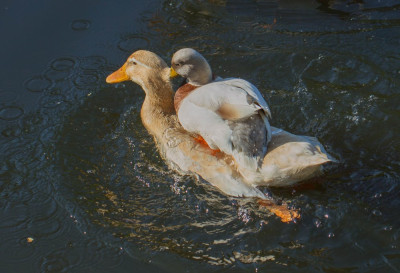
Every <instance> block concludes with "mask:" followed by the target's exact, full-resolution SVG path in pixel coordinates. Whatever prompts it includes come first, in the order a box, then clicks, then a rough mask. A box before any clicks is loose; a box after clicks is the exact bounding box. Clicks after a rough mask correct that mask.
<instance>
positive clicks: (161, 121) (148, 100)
mask: <svg viewBox="0 0 400 273" xmlns="http://www.w3.org/2000/svg"><path fill="white" fill-rule="evenodd" d="M169 73H170V70H169V68H168V66H167V65H166V63H165V62H164V61H163V60H162V59H161V58H160V57H158V56H157V55H156V54H154V53H152V52H149V51H144V50H140V51H136V52H135V53H133V54H132V55H131V56H130V57H129V58H128V60H127V62H126V63H125V64H124V65H123V66H122V67H121V68H120V69H119V70H117V71H116V72H114V73H112V74H111V75H110V76H108V77H107V82H108V83H115V82H120V81H124V80H128V79H130V80H132V81H134V82H136V83H138V84H139V85H140V86H141V87H142V88H143V90H144V91H145V93H146V97H145V100H144V102H143V105H142V109H141V118H142V122H143V124H144V126H145V127H146V129H147V130H148V131H149V132H150V133H151V134H152V135H153V136H154V139H155V141H156V143H157V146H158V148H159V150H160V153H161V155H162V156H163V157H164V158H165V160H166V162H167V163H168V164H169V165H170V166H171V167H173V168H174V169H176V170H178V171H180V172H182V173H194V174H198V175H200V176H201V177H202V178H204V179H205V180H207V181H208V182H209V183H210V184H212V185H213V186H215V187H217V188H218V189H220V190H221V191H222V192H224V193H225V194H228V195H232V196H238V197H257V198H260V199H264V200H267V199H268V198H267V197H266V196H265V195H264V194H263V193H262V192H261V191H260V190H259V189H257V186H287V185H292V184H294V183H296V182H298V181H301V180H304V179H308V178H310V177H313V176H315V175H316V174H317V173H319V171H320V168H321V165H322V164H324V163H327V162H329V161H332V160H331V159H330V157H329V155H327V154H326V153H325V152H324V150H323V148H322V146H321V144H320V143H319V142H318V141H317V140H316V139H314V138H310V137H302V136H296V135H292V134H290V133H288V132H285V131H283V130H280V129H277V128H274V127H272V139H271V142H270V146H269V147H268V148H269V152H268V153H267V154H266V156H265V158H264V160H263V164H262V167H261V168H260V170H259V171H257V172H251V173H250V174H249V176H251V177H252V178H253V180H252V181H249V180H245V179H244V178H243V176H242V175H241V174H240V173H239V172H238V171H237V168H236V166H235V163H234V160H233V159H232V157H231V156H228V155H226V154H224V153H222V152H217V153H215V151H213V150H211V149H210V148H209V147H207V146H205V145H202V144H201V143H199V142H198V141H196V140H195V138H194V137H193V135H191V134H190V133H188V132H186V131H185V130H184V129H183V128H182V126H181V125H180V123H179V122H178V119H177V116H176V114H175V110H174V104H173V91H172V88H171V83H170V81H169ZM269 206H270V209H271V210H272V211H273V212H274V213H276V214H277V215H279V216H280V217H283V218H282V220H283V221H288V220H291V219H292V217H293V216H292V214H291V213H290V212H289V211H288V210H287V208H286V206H285V205H283V206H277V205H275V204H269Z"/></svg>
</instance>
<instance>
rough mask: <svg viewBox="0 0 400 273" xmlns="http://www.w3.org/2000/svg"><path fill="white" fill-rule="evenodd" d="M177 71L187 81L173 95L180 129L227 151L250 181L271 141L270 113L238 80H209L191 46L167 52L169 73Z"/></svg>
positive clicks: (207, 67) (205, 66) (204, 64)
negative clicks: (169, 55) (168, 53)
mask: <svg viewBox="0 0 400 273" xmlns="http://www.w3.org/2000/svg"><path fill="white" fill-rule="evenodd" d="M177 75H180V76H182V77H184V78H185V79H186V81H187V83H186V84H184V85H182V86H181V87H180V88H179V89H178V90H177V92H176V94H175V98H174V105H175V111H176V113H177V115H178V119H179V122H180V123H181V124H182V126H183V128H184V129H185V130H186V131H188V132H191V133H194V134H198V135H199V136H201V137H202V138H203V139H204V140H205V142H206V143H207V145H208V146H209V147H210V148H212V149H218V150H221V151H222V152H224V153H225V154H228V155H231V156H232V157H233V158H234V159H235V162H236V164H237V166H238V170H239V172H240V173H241V174H242V175H243V176H244V177H245V178H246V179H248V180H250V181H251V180H253V177H252V176H251V175H252V174H253V173H254V172H255V171H257V169H258V168H259V167H260V166H261V163H262V160H263V159H264V156H265V154H266V153H267V145H268V143H269V141H270V140H271V126H270V124H269V121H268V117H271V111H270V109H269V107H268V104H267V102H266V101H265V99H264V98H263V96H262V95H261V93H260V91H259V90H258V89H257V88H256V87H255V86H254V85H253V84H251V83H250V82H248V81H246V80H243V79H237V78H227V79H221V78H219V77H218V78H216V79H213V76H212V70H211V67H210V65H209V64H208V62H207V60H206V59H205V58H204V57H203V56H202V55H201V54H200V53H199V52H197V51H196V50H194V49H192V48H183V49H180V50H178V51H177V52H176V53H175V54H174V55H173V57H172V61H171V77H174V76H177ZM249 175H250V176H249Z"/></svg>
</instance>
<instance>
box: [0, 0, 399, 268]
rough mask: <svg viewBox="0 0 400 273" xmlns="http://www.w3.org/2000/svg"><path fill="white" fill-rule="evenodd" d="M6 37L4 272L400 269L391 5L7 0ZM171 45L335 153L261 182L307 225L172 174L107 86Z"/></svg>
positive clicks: (122, 95)
mask: <svg viewBox="0 0 400 273" xmlns="http://www.w3.org/2000/svg"><path fill="white" fill-rule="evenodd" d="M293 2H295V3H293ZM0 34H1V37H2V42H1V47H0V48H1V50H0V59H1V60H2V61H1V64H0V65H1V73H0V143H1V146H0V159H1V160H0V204H1V205H0V208H1V214H0V217H1V218H0V232H1V236H0V253H1V254H0V272H205V271H208V272H400V250H399V247H400V241H399V235H400V234H399V233H400V232H399V228H400V218H399V208H400V201H399V198H398V196H399V193H400V186H399V185H400V184H399V182H400V156H399V152H400V140H399V137H398V136H399V134H400V127H399V125H398V124H399V120H400V106H399V105H400V103H399V102H400V99H399V94H398V93H399V91H400V90H399V89H400V50H399V49H400V4H399V2H398V1H322V0H321V1H239V0H235V1H223V0H221V1H211V0H210V1H195V0H192V1H151V2H150V3H148V2H147V1H136V2H134V1H113V2H112V1H105V0H104V1H83V2H82V1H64V2H58V1H56V2H54V1H46V0H40V1H34V2H28V1H24V0H19V1H5V2H2V3H1V4H0ZM181 47H193V48H196V49H198V50H200V51H201V52H203V53H204V55H205V56H206V57H207V59H209V61H210V63H211V65H212V67H213V68H214V71H215V72H216V74H218V75H221V76H237V77H243V78H246V79H248V80H250V81H251V82H253V83H254V84H256V85H257V86H258V87H259V89H260V90H261V92H262V93H263V94H264V96H265V97H266V99H267V101H269V104H270V107H271V110H272V114H273V121H272V124H273V125H274V126H277V127H281V128H283V129H286V130H288V131H290V132H293V133H296V134H305V135H312V136H316V137H318V138H319V140H320V141H321V142H322V143H323V144H324V145H325V146H326V148H327V150H328V151H329V152H330V153H331V154H332V155H334V156H335V157H336V158H338V159H339V160H340V164H338V165H335V166H330V167H329V168H328V169H327V171H326V173H325V175H323V176H322V177H320V178H317V179H314V180H312V181H308V182H307V183H306V184H305V185H302V186H299V187H295V188H285V189H272V190H271V191H272V193H273V194H274V195H275V196H276V198H279V199H282V200H285V201H286V202H289V203H290V204H291V205H293V206H294V207H296V208H298V209H299V210H300V212H301V215H302V219H301V220H300V221H298V222H297V223H292V224H285V223H282V222H280V221H279V219H278V218H277V217H275V216H273V215H271V214H270V213H269V212H268V211H266V210H263V209H259V208H258V206H257V205H256V204H255V203H254V201H253V200H243V199H238V198H231V197H227V196H224V195H223V194H221V193H220V192H218V191H217V190H215V189H214V188H212V187H211V186H209V185H207V183H205V182H204V181H201V180H197V179H196V178H193V177H190V176H184V177H183V176H180V175H178V174H176V173H174V172H173V171H171V170H169V169H168V168H167V166H166V165H165V164H164V162H163V160H162V159H161V158H160V157H159V154H158V152H157V150H156V149H155V145H154V143H153V140H152V139H151V137H150V136H149V135H148V133H147V132H146V130H145V129H144V128H143V126H142V124H141V121H140V117H139V111H140V106H141V103H142V101H143V98H144V93H143V92H142V90H141V89H140V88H139V87H138V86H136V85H134V84H133V83H126V84H118V85H114V86H111V85H106V84H105V81H104V79H105V76H106V75H107V74H108V73H110V72H111V71H113V70H115V69H116V68H117V67H119V66H120V65H121V64H122V63H123V62H124V61H125V59H126V57H127V56H128V55H129V54H130V53H132V52H133V51H135V50H136V49H139V48H144V49H149V50H151V51H154V52H156V53H158V54H159V55H160V56H162V57H163V58H164V59H165V60H166V61H169V58H170V57H171V56H172V54H173V52H174V51H175V50H176V49H179V48H181ZM32 240H33V241H32Z"/></svg>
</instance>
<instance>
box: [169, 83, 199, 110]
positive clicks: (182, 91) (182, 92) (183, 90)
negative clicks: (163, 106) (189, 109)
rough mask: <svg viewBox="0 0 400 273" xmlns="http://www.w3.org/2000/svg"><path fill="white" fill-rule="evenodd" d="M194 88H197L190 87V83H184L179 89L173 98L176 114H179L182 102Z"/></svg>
mask: <svg viewBox="0 0 400 273" xmlns="http://www.w3.org/2000/svg"><path fill="white" fill-rule="evenodd" d="M196 88H198V86H195V85H191V84H190V83H186V84H184V85H182V86H181V87H179V89H178V90H177V91H176V93H175V96H174V107H175V111H176V113H178V112H179V108H180V106H181V103H182V101H183V100H184V99H185V98H186V97H187V96H188V95H189V94H190V93H191V92H193V91H194V90H195V89H196Z"/></svg>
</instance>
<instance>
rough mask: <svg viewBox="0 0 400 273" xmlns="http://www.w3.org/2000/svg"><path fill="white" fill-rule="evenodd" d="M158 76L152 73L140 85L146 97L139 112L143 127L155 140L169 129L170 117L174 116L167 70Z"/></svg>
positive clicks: (172, 94)
mask: <svg viewBox="0 0 400 273" xmlns="http://www.w3.org/2000/svg"><path fill="white" fill-rule="evenodd" d="M160 74H161V75H162V76H161V77H160ZM160 74H159V73H154V74H152V75H151V76H150V77H148V78H147V79H146V80H145V81H144V82H143V83H142V88H143V89H144V90H145V92H146V97H145V99H144V102H143V105H142V109H141V111H140V116H141V118H142V122H143V125H144V126H145V127H146V129H147V130H148V131H149V132H150V133H151V134H152V135H154V136H155V137H156V138H161V137H162V135H163V133H164V131H165V130H166V129H168V128H169V127H171V124H170V123H171V122H172V120H174V119H173V118H171V116H173V115H175V109H174V93H173V91H172V86H171V83H170V81H169V68H166V69H164V70H163V71H162V72H161V73H160Z"/></svg>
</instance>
